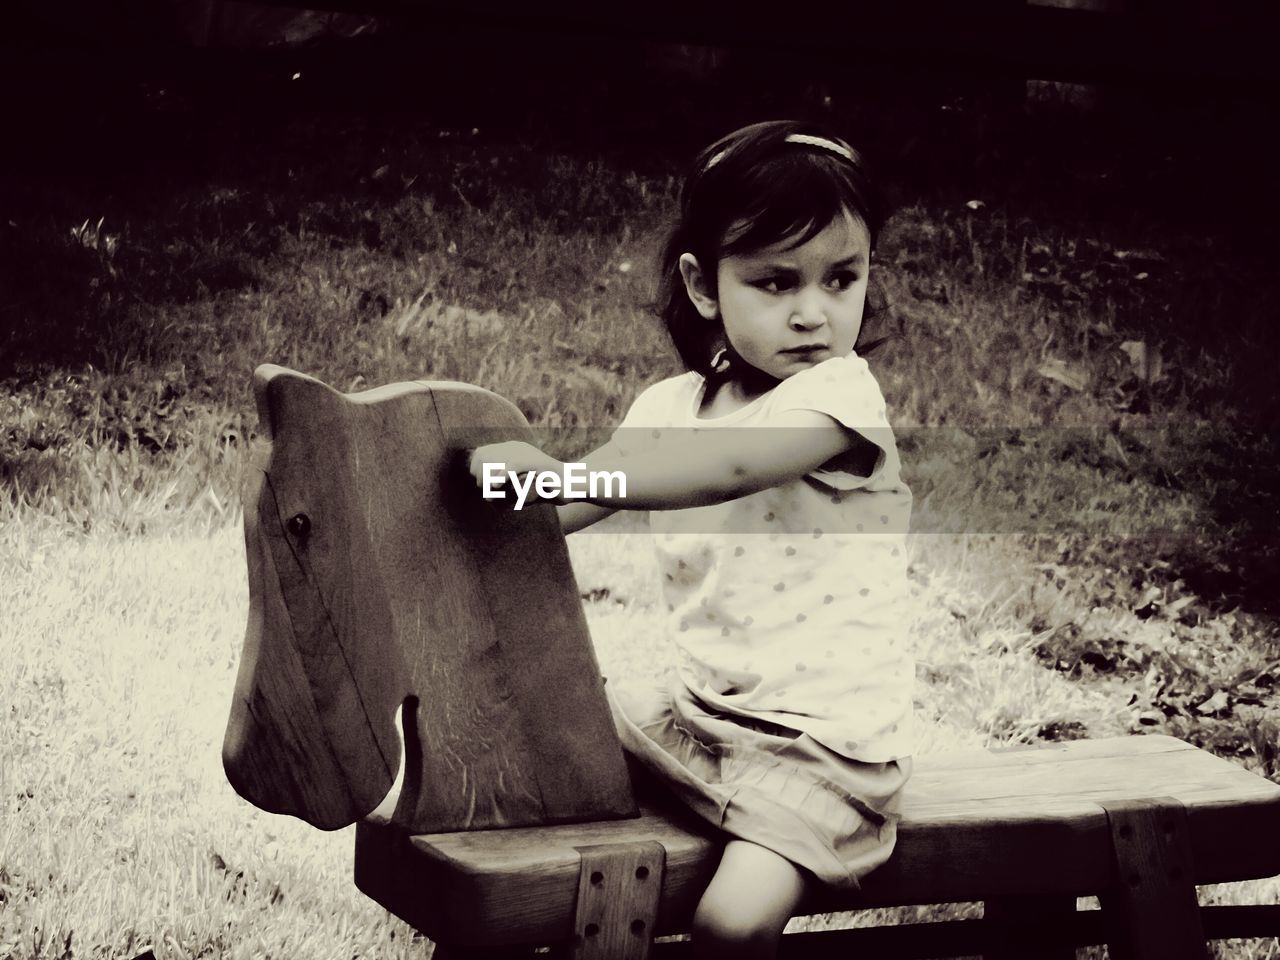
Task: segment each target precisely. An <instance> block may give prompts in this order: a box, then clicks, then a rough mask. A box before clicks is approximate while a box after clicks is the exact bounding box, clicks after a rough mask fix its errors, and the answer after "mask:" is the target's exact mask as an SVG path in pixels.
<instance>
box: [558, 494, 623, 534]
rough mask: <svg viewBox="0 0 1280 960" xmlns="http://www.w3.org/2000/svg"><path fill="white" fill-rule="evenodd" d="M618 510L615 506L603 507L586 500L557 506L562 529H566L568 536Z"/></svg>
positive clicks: (565, 532)
mask: <svg viewBox="0 0 1280 960" xmlns="http://www.w3.org/2000/svg"><path fill="white" fill-rule="evenodd" d="M616 512H617V508H615V507H601V506H597V505H596V504H594V503H586V502H585V501H575V502H574V503H566V504H565V505H564V506H560V507H556V514H557V515H558V516H559V517H560V529H561V530H563V531H564V535H565V536H566V537H567V536H568V535H569V534H571V533H576V532H577V531H579V530H581V529H582V528H583V527H589V526H591V525H592V524H593V523H596V522H598V521H600V520H603V519H604V518H605V517H607V516H609V515H610V514H613V513H616Z"/></svg>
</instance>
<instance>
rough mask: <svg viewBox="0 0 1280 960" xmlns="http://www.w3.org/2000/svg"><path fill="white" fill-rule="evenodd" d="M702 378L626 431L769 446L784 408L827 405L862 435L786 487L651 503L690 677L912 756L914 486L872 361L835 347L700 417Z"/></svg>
mask: <svg viewBox="0 0 1280 960" xmlns="http://www.w3.org/2000/svg"><path fill="white" fill-rule="evenodd" d="M702 386H703V383H702V380H701V378H700V377H698V376H697V375H696V374H686V375H684V376H681V377H676V378H673V379H671V380H666V381H663V382H661V383H659V384H656V385H655V386H653V387H651V388H649V390H647V391H645V393H643V394H642V395H641V396H640V397H639V398H638V399H637V401H636V403H635V404H634V405H633V407H632V409H631V411H630V412H629V413H628V415H627V417H626V419H625V420H624V422H623V425H622V426H621V427H620V428H619V430H618V432H617V433H616V434H615V438H614V443H615V444H617V445H619V446H624V447H629V448H630V449H629V450H628V454H629V455H631V454H632V453H633V452H634V453H635V454H637V455H644V453H645V446H646V441H647V442H655V441H653V438H652V431H653V430H654V429H658V430H659V431H660V432H663V433H665V432H667V431H670V430H682V429H695V428H696V429H699V430H706V429H711V428H715V429H735V430H741V429H749V430H754V431H756V433H757V435H758V436H759V438H760V441H759V442H761V443H769V442H771V440H776V436H777V434H776V428H774V432H772V433H771V430H770V421H771V419H772V418H774V417H776V416H777V415H779V414H781V413H784V412H786V411H791V410H811V411H816V412H819V413H823V414H826V415H828V416H830V417H832V418H833V419H835V420H836V421H838V422H839V423H840V424H842V425H843V426H845V427H846V428H848V429H849V430H850V431H853V432H855V433H856V434H857V437H858V442H857V443H856V444H854V445H853V446H852V447H851V450H850V453H849V454H848V455H847V456H843V455H842V457H840V458H837V460H836V461H831V462H828V463H827V464H824V465H823V467H822V468H821V469H818V470H815V471H813V472H811V473H809V474H807V475H805V476H804V477H801V478H798V479H796V480H794V481H791V482H789V483H786V484H784V485H782V486H778V487H774V488H771V489H768V490H763V491H760V492H758V493H755V494H752V495H749V496H746V497H742V498H740V499H737V500H733V501H729V502H728V503H721V504H716V505H714V506H708V507H697V508H692V509H684V510H671V511H655V512H653V513H651V514H650V525H651V529H652V530H653V532H654V533H655V534H656V536H655V537H654V541H655V545H656V550H657V557H658V562H659V567H660V569H661V571H662V586H663V590H664V594H665V600H666V605H667V609H668V611H669V614H668V616H669V622H670V629H671V633H672V636H673V638H674V641H675V644H676V646H677V648H678V649H679V651H680V653H681V656H682V663H681V664H680V676H681V678H682V679H683V681H684V684H685V685H686V686H687V688H688V690H689V691H690V692H691V693H692V694H693V695H695V696H696V697H697V698H698V699H699V700H701V701H702V702H703V703H705V704H706V705H707V706H708V707H709V708H712V709H714V710H716V711H719V712H720V713H723V714H724V715H727V716H730V717H732V716H738V717H742V718H744V719H747V720H759V721H762V722H768V723H772V724H777V725H779V726H781V727H784V728H787V729H791V730H796V731H801V732H803V733H807V734H809V735H810V736H811V737H813V738H814V739H815V740H817V741H818V742H820V743H822V744H823V745H825V746H826V747H828V748H830V749H831V750H833V751H836V752H837V753H839V754H841V755H844V756H846V757H849V758H851V759H856V760H861V761H868V762H885V761H892V760H896V759H897V758H899V757H903V756H907V755H909V754H910V753H911V752H912V748H913V747H912V739H911V716H910V714H911V702H912V681H913V679H914V665H913V663H912V661H911V659H910V656H909V654H908V651H907V649H906V643H905V642H904V637H905V631H906V628H907V626H908V621H909V614H910V609H909V607H910V603H909V596H910V595H909V592H908V589H907V578H906V549H905V535H906V531H907V523H908V521H909V518H910V510H911V493H910V491H909V490H908V489H907V487H906V485H905V484H903V482H902V480H901V478H900V476H899V469H900V465H899V460H898V455H897V451H896V447H895V444H894V440H893V434H892V431H891V430H890V428H889V426H888V424H887V421H886V419H885V404H884V399H883V397H882V396H881V393H880V390H879V387H878V386H877V385H876V382H875V379H874V377H873V376H872V375H871V373H870V371H869V370H868V369H867V365H866V362H865V361H863V360H862V359H861V358H859V357H857V356H854V355H850V356H849V357H844V358H836V359H831V360H828V361H826V362H824V363H822V364H819V365H817V366H815V367H812V368H810V369H808V370H805V371H802V372H801V373H798V374H796V375H794V376H792V377H791V378H789V379H788V380H786V381H784V382H783V383H781V384H779V385H778V387H776V388H775V389H774V390H772V391H770V392H769V393H767V394H765V395H764V396H762V397H760V398H757V400H756V401H754V402H753V403H751V404H749V405H747V406H745V407H743V408H741V409H739V410H736V411H734V412H733V413H731V414H730V415H728V416H725V417H718V418H714V419H705V418H699V417H698V415H697V413H698V409H699V407H700V404H701V394H702ZM792 429H796V428H792ZM656 442H657V443H660V442H661V441H660V439H659V440H658V441H656Z"/></svg>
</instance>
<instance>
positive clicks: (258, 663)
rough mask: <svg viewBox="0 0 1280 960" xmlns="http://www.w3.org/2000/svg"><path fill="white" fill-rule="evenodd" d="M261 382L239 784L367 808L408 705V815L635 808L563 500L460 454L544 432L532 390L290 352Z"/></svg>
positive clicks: (457, 819) (546, 814)
mask: <svg viewBox="0 0 1280 960" xmlns="http://www.w3.org/2000/svg"><path fill="white" fill-rule="evenodd" d="M254 388H255V395H256V398H257V402H258V412H259V419H260V421H261V430H260V434H261V439H260V440H259V441H258V449H257V450H256V452H255V458H254V473H253V475H252V476H251V477H250V479H249V481H248V484H247V491H246V526H245V538H246V551H247V555H248V557H249V578H250V579H249V587H250V617H249V624H248V628H247V630H246V638H245V655H244V658H243V659H242V662H241V668H240V673H239V677H238V679H237V687H236V695H235V698H234V701H233V706H232V711H231V717H230V720H229V723H228V728H227V735H226V739H225V742H224V747H223V762H224V767H225V769H226V772H227V776H228V779H229V780H230V781H231V783H232V785H233V786H234V787H235V788H236V790H237V791H238V792H240V793H241V795H242V796H244V797H245V798H246V799H248V800H249V801H250V802H252V803H255V804H256V805H258V806H260V807H262V808H264V809H267V810H271V811H275V812H282V813H289V814H293V815H295V816H299V817H301V818H303V819H305V820H307V821H308V822H310V823H313V824H315V825H316V826H319V827H322V828H325V829H333V828H337V827H342V826H346V825H347V824H350V823H352V822H355V821H356V820H358V819H360V818H362V817H364V816H366V815H368V814H369V813H370V811H372V810H373V809H374V808H375V807H376V806H378V804H379V803H380V801H381V800H382V799H383V797H384V796H386V794H387V792H388V790H389V788H390V786H391V784H392V782H393V779H394V777H395V774H396V772H397V768H398V766H399V759H398V758H399V754H400V738H399V734H398V733H397V731H396V726H395V722H394V720H395V717H396V715H397V713H398V712H399V711H401V710H402V709H403V710H404V711H405V714H404V717H405V721H406V722H405V728H406V745H405V746H406V751H405V752H406V771H405V777H404V790H403V792H402V794H401V796H400V798H399V802H398V804H397V806H396V809H395V811H394V813H393V814H392V816H391V822H392V823H394V824H396V825H397V826H400V827H403V828H405V829H408V830H411V831H414V832H422V831H431V830H460V829H477V828H485V827H496V826H509V825H515V824H541V823H554V822H563V821H569V820H581V819H608V818H612V817H625V816H631V815H634V814H635V812H636V810H635V805H634V801H633V799H632V796H631V790H630V781H629V778H628V775H627V772H626V767H625V763H624V761H623V757H622V750H621V747H620V745H619V744H618V741H617V737H616V734H615V733H614V729H613V724H612V720H611V718H610V715H609V711H608V707H607V704H606V702H605V699H604V693H603V689H602V681H601V678H600V671H599V668H598V666H597V665H596V660H595V654H594V651H593V650H592V648H591V645H590V639H589V637H588V634H587V629H586V623H585V619H584V617H583V613H582V605H581V600H580V598H579V596H578V591H577V588H576V586H575V583H574V579H573V573H572V569H571V568H570V566H569V560H568V553H567V550H566V548H565V543H564V538H563V535H562V534H561V532H560V529H559V525H558V523H557V521H556V517H555V514H554V510H553V509H552V508H551V507H547V506H541V507H533V508H527V509H525V510H524V511H521V512H519V513H516V512H515V511H512V510H511V509H510V508H509V507H505V506H501V505H496V504H493V503H489V502H486V501H484V500H482V499H481V497H480V495H479V492H478V490H477V489H476V487H475V484H474V481H473V480H472V479H471V477H470V474H469V473H467V471H466V469H465V461H466V454H467V450H468V448H469V447H472V446H475V445H476V443H477V442H485V441H488V440H492V439H496V438H501V439H512V438H519V439H532V437H531V433H530V431H529V428H528V425H527V424H526V423H525V422H524V419H523V417H521V415H520V413H519V411H517V410H516V409H515V407H514V406H512V405H511V404H510V403H508V402H507V401H505V400H503V399H501V398H500V397H497V396H496V395H494V394H491V393H488V392H486V391H483V390H480V389H478V388H475V387H470V386H467V385H464V384H447V383H404V384H394V385H391V386H388V387H382V388H379V389H377V390H372V391H368V392H365V393H360V394H354V395H343V394H340V393H337V392H336V391H334V390H332V389H330V388H329V387H327V386H325V385H324V384H322V383H320V382H319V381H317V380H314V379H312V378H310V377H305V376H302V375H300V374H296V373H293V372H292V371H288V370H284V369H282V368H278V367H264V368H260V369H259V370H258V371H257V372H256V373H255V378H254ZM562 731H571V733H570V734H569V735H567V736H566V735H563V734H562Z"/></svg>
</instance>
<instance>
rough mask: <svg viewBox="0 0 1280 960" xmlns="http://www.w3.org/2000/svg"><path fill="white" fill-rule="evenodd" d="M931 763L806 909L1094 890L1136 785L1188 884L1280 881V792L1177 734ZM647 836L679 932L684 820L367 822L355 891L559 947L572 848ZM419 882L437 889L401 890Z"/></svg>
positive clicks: (435, 921) (472, 937) (423, 922)
mask: <svg viewBox="0 0 1280 960" xmlns="http://www.w3.org/2000/svg"><path fill="white" fill-rule="evenodd" d="M1126 745H1128V747H1131V749H1127V747H1126ZM1050 758H1056V759H1057V760H1058V761H1060V762H1059V763H1053V762H1047V761H1049V760H1050ZM938 759H939V763H938V766H937V767H935V766H934V765H933V760H934V758H932V757H929V758H921V759H920V760H918V762H917V771H916V776H915V777H914V779H913V780H912V782H911V784H910V786H909V787H908V792H907V795H906V797H905V801H904V804H903V814H902V821H901V823H900V824H899V840H898V847H897V849H896V850H895V852H894V856H893V858H892V859H891V860H890V861H889V863H888V864H886V865H885V866H884V867H882V868H880V869H879V870H878V871H877V872H876V873H875V874H873V875H872V876H871V877H870V878H868V880H867V882H866V884H865V885H864V889H863V890H862V891H860V892H858V893H856V894H852V895H851V894H838V893H835V892H832V891H819V892H818V893H817V895H815V896H814V897H812V898H811V900H810V901H809V902H807V903H806V904H805V905H804V909H805V912H827V911H834V910H848V909H860V908H863V907H870V906H892V905H898V904H913V903H936V902H946V901H948V900H957V901H966V900H987V899H994V898H997V897H1004V896H1017V895H1037V894H1046V895H1051V894H1055V893H1057V894H1061V893H1078V894H1080V895H1086V894H1089V893H1097V892H1100V891H1101V890H1103V889H1104V888H1106V887H1108V886H1109V885H1111V884H1112V883H1113V882H1114V880H1115V866H1114V863H1113V858H1112V852H1111V839H1110V827H1109V821H1108V817H1107V812H1106V810H1105V809H1104V807H1103V803H1106V802H1109V801H1111V800H1116V799H1117V798H1118V797H1119V795H1121V794H1126V793H1127V795H1128V797H1129V798H1131V799H1140V798H1141V792H1140V791H1142V790H1144V789H1146V787H1147V786H1148V785H1149V784H1155V783H1158V784H1159V786H1160V790H1159V792H1158V795H1161V796H1173V797H1176V798H1178V800H1179V801H1180V802H1181V803H1183V804H1184V806H1185V807H1186V810H1187V824H1188V831H1189V837H1190V841H1189V842H1190V844H1191V849H1192V851H1193V854H1194V862H1195V876H1194V882H1196V883H1214V882H1220V881H1222V880H1224V879H1246V878H1249V877H1263V876H1271V875H1273V874H1276V873H1280V831H1276V830H1275V828H1274V825H1275V824H1276V823H1277V822H1280V786H1277V785H1276V784H1272V783H1270V782H1269V781H1266V780H1264V779H1262V778H1261V777H1257V776H1254V775H1253V774H1251V773H1249V772H1247V771H1244V770H1241V769H1240V768H1239V767H1237V766H1235V765H1234V764H1231V763H1230V762H1228V761H1225V760H1222V759H1220V758H1217V757H1214V756H1212V755H1211V754H1208V753H1205V752H1204V751H1200V750H1197V749H1196V748H1194V747H1192V746H1191V745H1189V744H1185V743H1183V742H1181V741H1178V740H1175V739H1173V738H1170V737H1155V736H1153V737H1146V738H1117V739H1114V740H1109V741H1108V740H1103V741H1076V742H1073V743H1066V744H1055V745H1052V746H1048V747H1045V748H1042V749H1036V750H1026V751H1016V752H1009V753H994V754H993V753H986V752H974V753H972V754H967V755H964V756H952V757H946V758H938ZM1121 766H1123V767H1126V768H1127V771H1128V776H1129V777H1130V779H1131V781H1132V782H1133V783H1136V784H1138V786H1137V787H1136V788H1133V789H1130V790H1128V791H1125V790H1123V789H1121V787H1120V785H1119V784H1118V783H1112V782H1110V780H1109V778H1110V777H1111V776H1113V775H1114V776H1118V769H1119V767H1121ZM961 770H968V771H970V775H967V776H964V777H961V778H959V780H958V781H955V782H953V780H952V779H951V775H953V774H955V773H956V772H957V771H961ZM1064 770H1070V771H1074V772H1073V773H1071V774H1070V775H1068V774H1066V773H1064V772H1063V771H1064ZM1153 770H1157V771H1158V772H1153ZM983 771H985V773H984V772H983ZM1036 771H1038V772H1039V776H1036V774H1035V772H1036ZM1005 778H1008V779H1009V780H1010V781H1011V782H1012V783H1013V784H1014V786H1013V787H1012V788H1006V787H1005V782H1004V781H1005ZM1233 796H1234V798H1235V800H1234V802H1233V800H1232V797H1233ZM647 840H658V841H660V842H661V843H662V844H663V846H664V847H665V848H666V850H667V865H666V873H667V881H666V888H665V889H664V891H663V896H662V900H661V903H660V906H659V920H658V929H659V931H660V932H661V931H675V930H679V929H682V928H683V927H684V925H685V924H687V921H688V918H689V916H690V915H691V912H692V909H693V907H694V906H695V905H696V903H697V898H698V896H700V894H701V891H702V889H704V887H705V885H706V883H707V881H708V880H709V879H710V874H711V871H712V870H713V869H714V866H715V863H716V860H717V858H718V851H719V843H718V841H717V839H716V838H715V836H714V834H713V832H712V831H710V830H709V829H707V828H705V827H703V826H702V825H701V824H700V823H699V822H698V821H695V820H693V819H691V818H689V817H688V816H687V815H685V816H681V815H680V814H679V813H678V812H668V811H663V812H659V811H653V810H650V811H647V812H646V815H645V816H643V817H641V818H639V819H634V820H621V821H615V822H611V823H592V824H576V825H562V826H555V827H547V828H542V829H513V830H497V831H482V832H458V833H447V834H433V835H426V836H415V837H405V836H397V835H395V834H392V833H388V832H386V831H383V830H381V829H380V828H377V827H372V826H361V827H360V829H359V832H358V840H357V844H356V882H357V885H359V886H360V888H361V889H362V890H364V891H365V892H366V893H367V894H369V895H370V896H372V897H373V898H374V899H376V900H379V901H380V902H382V903H383V904H384V905H385V906H387V907H388V908H389V909H391V910H393V911H394V912H396V913H397V914H399V915H400V916H402V917H403V918H404V919H406V920H408V921H409V922H410V923H413V924H414V925H415V926H417V927H418V928H419V929H421V930H423V931H425V932H426V933H427V934H428V936H438V937H439V938H441V939H446V940H458V941H460V942H477V943H486V942H492V943H498V942H504V940H507V942H509V939H508V938H510V937H511V936H514V935H516V934H517V932H519V933H520V936H523V937H525V938H527V939H528V940H530V941H538V940H544V941H555V940H560V939H564V938H566V937H568V936H570V935H571V932H572V931H571V930H570V924H571V919H572V913H573V911H572V905H573V898H574V896H575V894H576V890H577V882H578V859H579V858H578V853H577V851H576V849H575V848H576V847H578V846H584V845H589V844H597V843H630V842H640V841H647ZM1047 864H1053V867H1052V869H1046V865H1047ZM388 865H391V866H388ZM393 874H394V877H395V878H394V879H392V875H393ZM426 888H430V889H432V890H434V891H436V893H435V895H434V896H433V897H431V898H427V897H422V896H413V895H409V896H405V895H403V891H404V890H423V889H426Z"/></svg>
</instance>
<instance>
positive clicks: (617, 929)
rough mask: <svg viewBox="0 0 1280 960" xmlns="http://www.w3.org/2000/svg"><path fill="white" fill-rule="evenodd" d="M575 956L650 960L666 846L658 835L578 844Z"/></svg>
mask: <svg viewBox="0 0 1280 960" xmlns="http://www.w3.org/2000/svg"><path fill="white" fill-rule="evenodd" d="M578 855H579V856H580V857H581V865H580V867H579V872H578V901H577V906H576V907H575V908H574V920H573V935H574V938H573V953H572V956H573V960H647V957H648V956H649V946H650V944H651V943H652V941H653V931H654V928H655V926H656V923H655V921H656V920H657V916H658V899H659V895H660V894H661V891H662V879H663V865H664V862H665V860H666V851H665V850H664V849H663V846H662V844H661V843H658V842H657V841H656V840H648V841H641V842H638V843H606V844H594V845H592V846H586V847H579V848H578Z"/></svg>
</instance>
